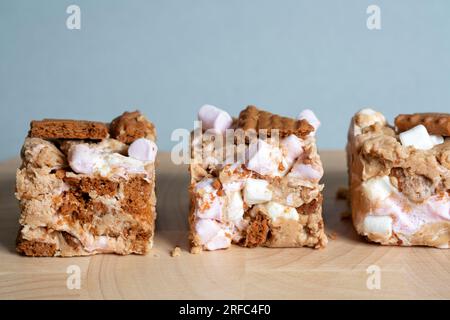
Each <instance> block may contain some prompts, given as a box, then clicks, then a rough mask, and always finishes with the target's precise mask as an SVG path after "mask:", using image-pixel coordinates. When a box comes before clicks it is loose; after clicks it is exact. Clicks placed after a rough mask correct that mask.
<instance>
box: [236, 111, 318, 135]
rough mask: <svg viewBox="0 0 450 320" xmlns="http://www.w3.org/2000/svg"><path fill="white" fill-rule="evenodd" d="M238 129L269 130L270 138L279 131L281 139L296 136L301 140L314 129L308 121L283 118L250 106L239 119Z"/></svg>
mask: <svg viewBox="0 0 450 320" xmlns="http://www.w3.org/2000/svg"><path fill="white" fill-rule="evenodd" d="M238 127H239V128H242V129H244V131H247V130H255V131H256V132H258V131H259V130H267V135H268V136H270V135H271V133H272V130H279V134H280V137H286V136H288V135H291V134H294V135H296V136H297V137H299V138H304V137H306V136H308V135H309V134H310V133H311V132H312V131H314V127H313V126H312V125H311V124H309V123H308V121H306V120H296V119H293V118H287V117H282V116H279V115H276V114H273V113H270V112H267V111H262V110H259V109H258V108H256V107H255V106H248V107H247V108H246V109H245V110H243V111H241V113H240V114H239V119H238Z"/></svg>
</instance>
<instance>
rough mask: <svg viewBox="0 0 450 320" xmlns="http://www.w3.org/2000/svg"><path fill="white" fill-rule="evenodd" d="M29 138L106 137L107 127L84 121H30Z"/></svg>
mask: <svg viewBox="0 0 450 320" xmlns="http://www.w3.org/2000/svg"><path fill="white" fill-rule="evenodd" d="M29 136H30V137H32V138H42V139H91V140H101V139H105V138H107V137H108V126H107V125H106V124H105V123H102V122H94V121H84V120H62V119H44V120H40V121H31V128H30V132H29Z"/></svg>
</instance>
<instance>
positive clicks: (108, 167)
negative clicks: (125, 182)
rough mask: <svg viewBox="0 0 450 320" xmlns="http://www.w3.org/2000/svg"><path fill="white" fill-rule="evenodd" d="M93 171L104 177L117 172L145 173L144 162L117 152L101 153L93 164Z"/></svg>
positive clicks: (120, 173)
mask: <svg viewBox="0 0 450 320" xmlns="http://www.w3.org/2000/svg"><path fill="white" fill-rule="evenodd" d="M94 171H95V172H98V173H99V174H100V175H101V176H103V177H106V176H108V175H110V174H113V173H117V174H119V175H122V174H124V173H145V172H146V171H145V168H144V163H143V162H142V161H140V160H137V159H133V158H130V157H125V156H123V155H121V154H119V153H105V154H102V155H101V157H100V158H99V161H97V162H96V163H95V165H94Z"/></svg>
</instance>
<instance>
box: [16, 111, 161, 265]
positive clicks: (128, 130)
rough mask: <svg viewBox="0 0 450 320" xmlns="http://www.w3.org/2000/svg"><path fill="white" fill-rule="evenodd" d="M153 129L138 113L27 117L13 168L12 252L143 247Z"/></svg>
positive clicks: (148, 228) (151, 209)
mask: <svg viewBox="0 0 450 320" xmlns="http://www.w3.org/2000/svg"><path fill="white" fill-rule="evenodd" d="M155 137H156V133H155V128H154V126H153V124H152V123H151V122H150V121H149V120H147V119H146V118H145V117H144V116H143V115H142V114H141V113H140V112H138V111H135V112H125V113H124V114H122V115H121V116H119V117H117V118H116V119H114V120H113V121H112V123H111V124H106V123H101V122H92V121H79V120H53V119H45V120H41V121H32V122H31V125H30V131H29V133H28V136H27V137H26V139H25V142H24V144H23V147H22V151H21V158H22V165H21V167H20V168H19V169H18V170H17V174H16V197H17V199H18V200H19V203H20V209H21V216H20V219H19V222H20V225H21V227H20V231H19V234H18V237H17V245H16V248H17V251H18V252H19V253H21V254H24V255H27V256H63V257H67V256H83V255H92V254H97V253H116V254H121V255H125V254H131V253H135V254H145V253H147V252H148V251H149V249H150V248H151V247H152V244H153V235H154V229H155V218H156V211H155V205H156V197H155V156H156V152H157V147H156V144H155Z"/></svg>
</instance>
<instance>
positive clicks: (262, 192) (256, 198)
mask: <svg viewBox="0 0 450 320" xmlns="http://www.w3.org/2000/svg"><path fill="white" fill-rule="evenodd" d="M243 192H244V200H245V202H246V203H247V204H249V205H254V204H258V203H264V202H267V201H270V200H271V199H272V191H270V190H269V182H267V181H266V180H262V179H252V178H250V179H247V180H246V181H245V185H244V191H243Z"/></svg>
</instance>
